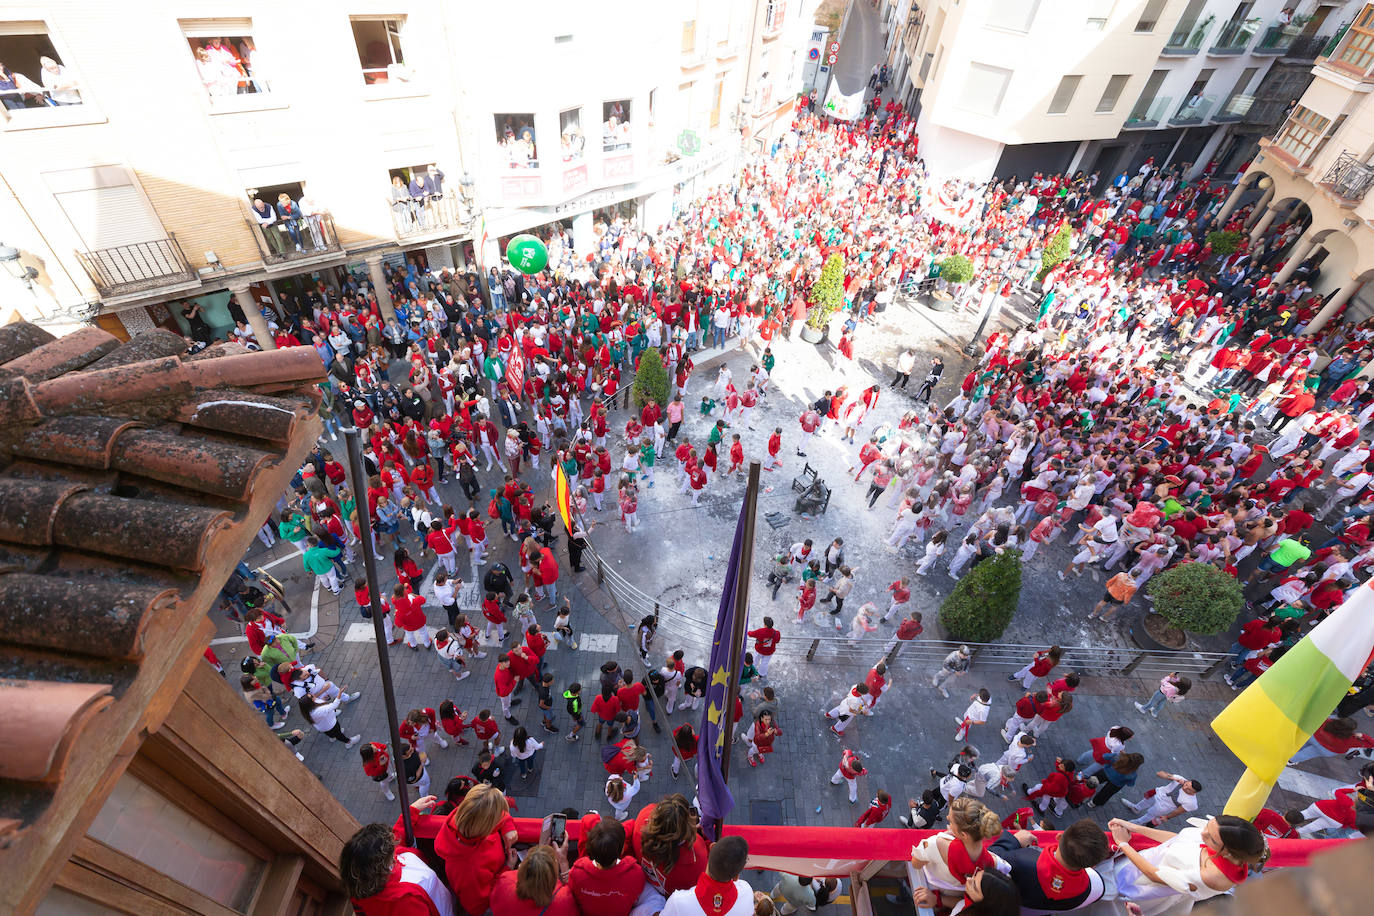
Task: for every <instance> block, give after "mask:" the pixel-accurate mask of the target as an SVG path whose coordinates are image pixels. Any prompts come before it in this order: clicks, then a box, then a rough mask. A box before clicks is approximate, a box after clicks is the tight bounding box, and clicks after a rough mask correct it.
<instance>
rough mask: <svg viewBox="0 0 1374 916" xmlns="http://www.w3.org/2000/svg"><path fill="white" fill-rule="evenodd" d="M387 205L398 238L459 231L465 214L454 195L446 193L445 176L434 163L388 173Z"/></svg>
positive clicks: (390, 170) (395, 169)
mask: <svg viewBox="0 0 1374 916" xmlns="http://www.w3.org/2000/svg"><path fill="white" fill-rule="evenodd" d="M387 173H388V174H387V179H388V182H389V187H388V189H387V203H388V205H389V206H390V207H391V220H392V223H393V224H394V225H395V227H396V234H397V235H398V236H410V235H418V234H420V233H424V232H432V231H435V230H438V229H456V228H458V227H459V226H460V225H461V216H462V212H461V210H460V209H459V206H458V200H457V198H455V197H454V195H453V194H449V193H445V188H444V173H443V170H442V169H440V168H439V166H438V165H436V164H435V163H433V162H425V163H421V164H419V165H410V166H404V167H401V168H393V169H388V170H387Z"/></svg>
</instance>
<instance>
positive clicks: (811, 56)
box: [806, 48, 821, 60]
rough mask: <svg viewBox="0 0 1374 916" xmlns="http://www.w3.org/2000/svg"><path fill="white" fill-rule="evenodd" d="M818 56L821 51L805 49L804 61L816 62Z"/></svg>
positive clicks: (818, 49)
mask: <svg viewBox="0 0 1374 916" xmlns="http://www.w3.org/2000/svg"><path fill="white" fill-rule="evenodd" d="M820 56H821V49H820V48H807V49H806V59H807V60H816V59H818V58H819V57H820Z"/></svg>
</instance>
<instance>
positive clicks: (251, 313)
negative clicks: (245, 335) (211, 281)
mask: <svg viewBox="0 0 1374 916" xmlns="http://www.w3.org/2000/svg"><path fill="white" fill-rule="evenodd" d="M229 292H231V293H233V294H234V301H235V302H237V303H238V304H239V308H241V309H243V317H245V318H247V319H248V326H249V327H250V328H252V329H253V336H254V337H256V338H257V339H258V346H260V347H262V348H263V349H264V350H275V349H277V342H276V341H275V340H273V339H272V332H271V331H269V330H268V329H267V321H266V319H264V318H263V317H262V303H260V302H258V299H257V297H256V296H254V295H253V290H252V288H251V287H249V285H248V284H247V283H244V284H242V285H240V286H231V287H229Z"/></svg>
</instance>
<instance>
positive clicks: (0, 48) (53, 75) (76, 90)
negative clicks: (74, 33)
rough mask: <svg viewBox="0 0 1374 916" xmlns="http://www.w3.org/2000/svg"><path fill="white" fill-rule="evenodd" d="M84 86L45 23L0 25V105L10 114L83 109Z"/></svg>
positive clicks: (7, 23) (2, 23)
mask: <svg viewBox="0 0 1374 916" xmlns="http://www.w3.org/2000/svg"><path fill="white" fill-rule="evenodd" d="M81 103H82V99H81V83H80V80H79V79H78V78H77V75H76V72H75V71H74V70H73V69H71V68H70V67H69V66H67V64H66V63H65V62H64V61H63V60H62V56H61V55H60V54H58V52H57V48H55V47H54V46H53V43H52V39H51V38H50V37H49V35H48V28H47V26H46V25H45V24H44V23H42V22H0V104H3V105H4V107H5V109H6V110H7V111H19V110H21V109H26V108H60V107H62V106H65V105H80V104H81Z"/></svg>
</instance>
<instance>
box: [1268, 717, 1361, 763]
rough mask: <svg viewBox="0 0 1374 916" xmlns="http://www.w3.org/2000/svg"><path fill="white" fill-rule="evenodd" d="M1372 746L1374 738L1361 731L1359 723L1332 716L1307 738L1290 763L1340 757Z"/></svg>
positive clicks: (1346, 718)
mask: <svg viewBox="0 0 1374 916" xmlns="http://www.w3.org/2000/svg"><path fill="white" fill-rule="evenodd" d="M1370 747H1374V738H1371V737H1370V736H1369V735H1366V734H1365V733H1364V732H1362V731H1360V730H1359V723H1357V722H1356V721H1355V720H1354V719H1351V718H1348V717H1345V716H1339V717H1338V716H1332V717H1331V718H1329V719H1327V720H1326V721H1325V722H1323V723H1322V724H1321V727H1320V728H1318V729H1317V730H1316V732H1314V733H1313V735H1312V737H1311V738H1308V739H1307V743H1306V744H1304V745H1303V746H1302V747H1301V748H1300V749H1299V750H1298V752H1297V753H1296V754H1294V755H1293V758H1292V759H1291V760H1289V761H1288V764H1289V765H1290V766H1291V765H1293V764H1295V763H1301V762H1302V761H1304V760H1312V759H1313V758H1316V757H1340V756H1343V755H1346V754H1350V753H1351V752H1352V751H1358V750H1361V749H1363V748H1370Z"/></svg>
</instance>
